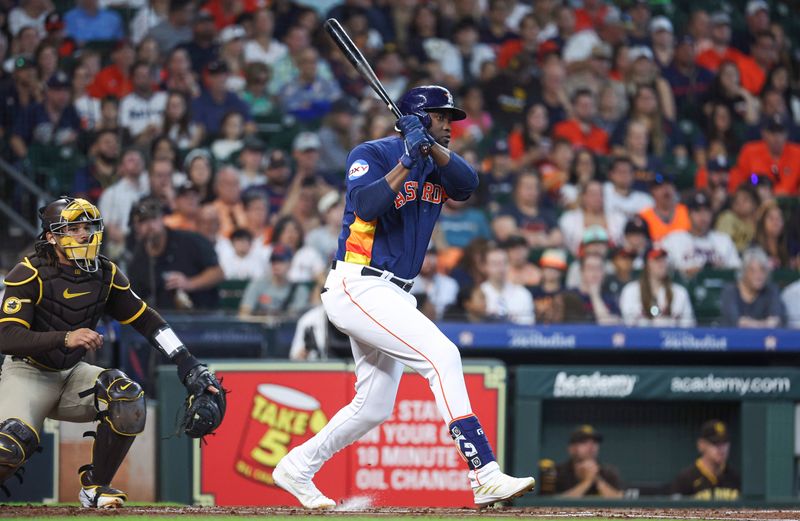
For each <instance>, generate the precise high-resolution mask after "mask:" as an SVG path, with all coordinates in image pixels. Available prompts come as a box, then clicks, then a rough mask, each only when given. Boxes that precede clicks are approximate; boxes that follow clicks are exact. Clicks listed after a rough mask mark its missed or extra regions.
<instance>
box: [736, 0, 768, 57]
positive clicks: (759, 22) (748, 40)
mask: <svg viewBox="0 0 800 521" xmlns="http://www.w3.org/2000/svg"><path fill="white" fill-rule="evenodd" d="M744 15H745V17H744V22H745V27H744V28H743V29H742V30H739V31H734V33H733V38H732V45H733V46H734V47H736V48H737V49H738V50H739V51H741V52H742V53H743V54H751V55H752V54H754V52H753V47H754V46H755V45H757V38H758V35H759V34H761V33H763V32H766V31H769V30H770V16H769V4H768V3H767V2H766V1H765V0H749V1H748V2H747V5H746V6H745V9H744Z"/></svg>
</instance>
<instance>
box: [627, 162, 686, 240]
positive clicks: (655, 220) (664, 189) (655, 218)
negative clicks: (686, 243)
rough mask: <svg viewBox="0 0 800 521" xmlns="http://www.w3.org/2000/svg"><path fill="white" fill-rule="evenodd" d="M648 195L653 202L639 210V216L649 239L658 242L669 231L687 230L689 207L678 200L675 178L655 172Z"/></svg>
mask: <svg viewBox="0 0 800 521" xmlns="http://www.w3.org/2000/svg"><path fill="white" fill-rule="evenodd" d="M650 195H651V196H652V197H653V201H654V202H655V204H653V206H651V207H650V208H645V209H644V210H642V211H641V212H639V216H640V217H641V218H642V219H644V220H645V222H646V223H647V228H648V229H649V230H650V239H651V240H652V241H653V242H658V241H660V240H661V239H663V238H664V237H666V235H667V234H668V233H670V232H674V231H677V230H687V231H688V230H689V229H690V228H691V227H692V223H691V221H690V220H689V209H688V208H686V205H684V204H682V203H680V202H679V201H678V194H677V192H676V190H675V180H674V178H673V177H672V176H671V175H669V174H656V176H655V178H654V179H653V181H652V182H651V183H650Z"/></svg>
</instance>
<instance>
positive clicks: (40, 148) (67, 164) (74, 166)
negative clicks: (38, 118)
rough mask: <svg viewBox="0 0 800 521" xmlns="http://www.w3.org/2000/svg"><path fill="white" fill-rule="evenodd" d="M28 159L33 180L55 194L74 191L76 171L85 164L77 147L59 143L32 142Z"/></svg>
mask: <svg viewBox="0 0 800 521" xmlns="http://www.w3.org/2000/svg"><path fill="white" fill-rule="evenodd" d="M28 159H29V161H30V175H31V178H32V179H33V181H34V182H35V183H36V184H38V185H39V186H41V187H42V188H44V189H45V190H47V191H48V192H50V193H53V194H61V193H69V192H72V189H73V184H74V179H75V171H76V170H78V169H79V168H80V167H82V166H83V164H84V158H83V156H82V155H81V154H79V153H78V152H77V150H76V149H74V148H72V147H68V146H57V145H40V144H32V145H31V146H30V148H29V149H28Z"/></svg>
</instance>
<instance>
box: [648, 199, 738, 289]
mask: <svg viewBox="0 0 800 521" xmlns="http://www.w3.org/2000/svg"><path fill="white" fill-rule="evenodd" d="M686 206H687V207H688V208H689V221H690V222H691V228H690V229H689V230H676V231H673V232H670V233H668V234H667V235H666V236H664V238H663V239H662V241H661V245H662V247H663V248H664V249H665V250H667V251H668V252H669V261H670V265H671V266H672V267H673V268H675V269H677V270H678V271H680V273H681V274H682V275H683V276H684V277H686V278H690V277H693V276H695V275H696V274H697V273H698V272H699V271H701V270H703V269H705V268H716V269H727V270H735V269H739V268H740V267H741V266H742V261H741V259H740V258H739V252H737V251H736V246H735V245H734V244H733V241H732V240H731V238H730V236H729V235H726V234H724V233H721V232H718V231H715V230H712V228H711V225H712V223H713V220H714V213H713V211H712V209H711V198H710V197H709V196H708V194H706V193H705V192H695V193H694V194H692V196H691V197H690V198H689V200H688V202H687V205H686Z"/></svg>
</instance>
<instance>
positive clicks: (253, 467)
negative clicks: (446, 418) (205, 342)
mask: <svg viewBox="0 0 800 521" xmlns="http://www.w3.org/2000/svg"><path fill="white" fill-rule="evenodd" d="M213 369H214V370H215V372H216V374H217V377H221V378H222V379H223V380H224V385H225V387H226V388H228V389H230V390H231V394H230V395H229V403H228V410H227V414H226V417H225V421H224V422H223V424H222V426H221V427H220V429H219V430H218V431H217V434H216V436H214V437H212V438H210V439H209V442H208V443H207V444H202V445H200V444H195V448H194V451H195V466H194V467H195V476H194V496H195V498H194V499H195V501H197V502H199V503H202V504H216V505H253V506H262V505H263V506H271V505H295V504H296V503H297V502H296V500H295V499H294V498H293V497H291V496H290V495H289V494H288V493H286V492H284V491H283V490H282V489H280V488H278V487H277V486H276V485H275V484H274V482H273V480H272V471H273V470H274V468H275V465H277V463H278V462H279V461H280V460H281V458H282V457H283V456H285V455H286V454H287V453H288V452H289V451H290V450H291V449H293V448H294V447H296V446H298V445H300V444H302V443H303V442H304V441H306V440H308V439H309V438H311V437H312V436H314V435H315V434H317V433H318V432H320V430H322V429H323V428H324V427H325V425H327V424H328V422H329V421H330V419H331V417H333V415H334V414H336V412H337V411H338V410H339V409H341V408H342V407H343V406H345V405H347V403H349V401H350V400H351V399H352V398H353V396H354V384H355V376H354V374H353V372H352V370H351V368H350V367H348V366H345V365H344V364H258V363H250V364H248V363H240V364H219V365H216V366H214V367H213ZM465 380H466V384H467V389H468V391H469V395H470V400H471V403H472V407H473V410H474V411H475V413H476V414H477V415H478V417H479V418H480V420H481V423H482V424H483V427H484V430H485V431H486V433H487V435H488V437H489V440H490V442H491V443H492V445H493V446H494V447H496V450H497V452H498V459H499V460H500V459H501V458H500V457H499V456H502V453H503V452H502V449H503V447H502V441H503V440H504V438H505V431H504V426H505V369H504V367H503V366H497V365H493V366H485V365H484V366H466V367H465ZM379 392H380V391H379ZM501 463H502V461H501ZM466 471H467V466H466V464H465V463H464V461H463V460H462V459H461V457H460V456H459V455H458V452H457V451H456V449H455V447H454V443H453V441H452V439H451V438H450V435H449V433H448V431H447V427H446V425H445V424H444V422H443V420H442V418H441V416H440V415H439V411H438V408H437V407H436V402H435V400H434V398H433V395H432V393H431V391H430V388H429V386H428V383H427V382H426V381H425V380H424V379H423V378H421V377H420V376H419V375H417V374H415V373H407V374H405V375H404V377H403V380H402V381H401V383H400V388H399V390H398V394H397V399H396V401H395V408H394V411H393V414H392V416H391V417H390V418H389V419H388V420H387V421H386V422H384V423H383V424H382V425H380V426H378V427H376V428H375V429H373V430H372V431H370V432H368V433H367V434H366V435H364V436H363V437H362V438H361V439H360V440H359V441H357V442H356V443H354V444H352V445H351V446H350V447H348V448H346V449H345V450H343V451H341V452H340V453H338V454H336V455H335V456H334V457H333V458H332V459H331V460H330V461H328V462H327V463H326V464H325V466H324V467H323V468H322V470H321V471H320V472H319V473H318V474H317V475H316V476H315V478H314V483H315V484H316V485H317V487H318V488H319V489H320V490H321V491H323V493H325V494H326V495H327V496H328V497H331V498H333V499H335V500H337V501H348V500H349V501H355V502H357V504H364V505H373V506H442V507H459V506H467V505H471V503H472V492H471V490H470V488H469V483H468V480H467V472H466Z"/></svg>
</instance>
